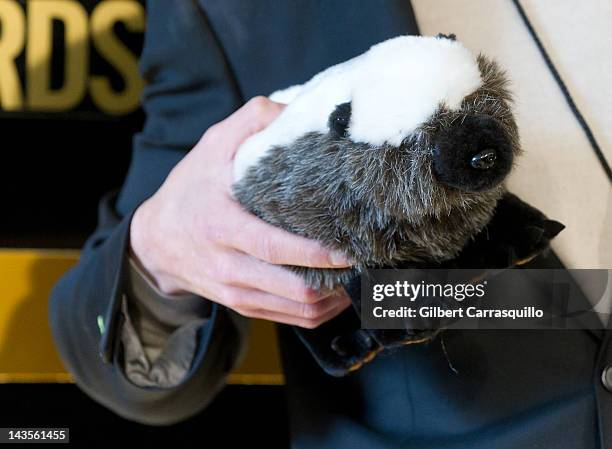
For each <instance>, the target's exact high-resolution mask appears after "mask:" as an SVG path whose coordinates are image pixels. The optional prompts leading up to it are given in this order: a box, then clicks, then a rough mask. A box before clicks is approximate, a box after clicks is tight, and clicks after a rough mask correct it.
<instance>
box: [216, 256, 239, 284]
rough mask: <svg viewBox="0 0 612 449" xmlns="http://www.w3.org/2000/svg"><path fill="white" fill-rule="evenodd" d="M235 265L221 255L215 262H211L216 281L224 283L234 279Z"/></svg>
mask: <svg viewBox="0 0 612 449" xmlns="http://www.w3.org/2000/svg"><path fill="white" fill-rule="evenodd" d="M234 273H235V270H234V266H233V264H232V263H231V262H230V261H229V260H227V258H225V257H219V258H218V259H217V261H216V262H215V263H214V264H211V273H210V274H211V276H212V277H213V278H214V280H215V281H217V282H221V283H224V284H227V283H230V282H232V281H233V280H234Z"/></svg>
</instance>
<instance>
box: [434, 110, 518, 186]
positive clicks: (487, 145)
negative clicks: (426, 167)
mask: <svg viewBox="0 0 612 449" xmlns="http://www.w3.org/2000/svg"><path fill="white" fill-rule="evenodd" d="M433 143H434V150H433V171H434V173H435V175H436V178H437V179H438V181H439V182H441V183H442V184H444V185H447V186H449V187H454V188H457V189H460V190H464V191H468V192H478V191H482V190H487V189H490V188H492V187H495V186H496V185H498V184H499V183H501V182H502V181H503V180H504V178H505V177H506V176H507V175H508V173H509V172H510V169H511V168H512V159H513V152H512V144H511V142H510V139H509V138H508V135H507V133H506V132H505V131H504V129H503V127H502V126H501V124H500V123H498V122H497V121H496V120H495V119H494V118H492V117H489V116H483V115H472V116H467V117H465V118H464V119H463V120H460V119H458V120H456V121H455V122H454V123H453V124H452V125H450V126H448V127H446V128H444V129H441V130H439V131H438V132H437V133H436V134H435V136H434V142H433Z"/></svg>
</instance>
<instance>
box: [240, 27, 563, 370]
mask: <svg viewBox="0 0 612 449" xmlns="http://www.w3.org/2000/svg"><path fill="white" fill-rule="evenodd" d="M271 98H272V99H273V100H276V101H279V102H283V103H287V104H288V105H287V107H286V108H285V110H284V111H283V112H282V113H281V114H280V115H279V117H278V118H277V119H276V120H275V121H274V122H273V123H272V124H270V126H268V128H266V129H265V130H263V131H262V132H260V133H258V134H255V135H254V136H252V137H251V138H249V139H248V140H247V141H245V142H244V144H243V145H242V146H241V147H240V148H239V150H238V152H237V154H236V157H235V160H234V177H235V184H234V194H235V197H236V198H237V200H238V201H239V202H240V203H241V204H242V205H243V206H244V207H245V208H246V209H247V210H249V211H250V212H252V213H253V214H255V215H257V216H258V217H260V218H262V219H263V220H265V221H267V222H268V223H271V224H273V225H276V226H279V227H281V228H284V229H286V230H288V231H290V232H293V233H296V234H299V235H302V236H305V237H308V238H311V239H315V240H318V241H320V242H321V243H323V244H324V245H325V246H327V247H329V248H332V249H337V250H341V251H342V252H344V253H345V254H346V255H347V256H348V257H349V258H350V260H352V261H353V262H354V266H353V267H352V268H350V269H313V268H303V267H288V268H289V269H291V270H293V271H295V272H297V273H299V274H301V275H302V276H303V277H304V278H305V280H306V282H307V283H308V284H309V285H310V286H312V287H315V288H320V287H327V288H335V287H338V286H340V285H341V286H344V287H345V288H346V289H347V291H348V292H349V294H350V296H351V298H352V300H353V303H354V306H355V307H354V309H350V310H347V311H345V312H344V313H343V314H341V315H340V316H338V317H337V318H335V319H333V320H331V321H329V322H328V323H325V324H324V325H323V326H320V327H319V328H317V329H315V330H305V329H298V328H296V331H297V333H298V335H299V337H300V338H301V339H302V341H303V342H304V343H305V344H306V346H307V347H308V349H309V350H310V352H311V353H312V354H313V356H314V357H315V359H316V360H317V361H318V362H319V364H320V365H321V366H322V367H323V369H325V370H326V371H327V372H328V373H330V374H332V375H336V376H340V375H344V374H346V373H347V372H349V371H352V370H354V369H356V368H358V367H359V366H361V364H362V363H363V362H366V361H368V360H370V359H372V358H373V357H374V355H376V354H377V353H378V352H380V351H381V350H383V349H386V348H393V347H396V346H398V345H403V344H408V343H416V342H422V341H427V340H429V339H431V338H433V337H434V336H435V335H436V333H437V332H438V330H398V331H373V330H365V329H360V324H359V316H358V313H357V312H358V311H359V297H360V295H359V291H358V290H359V288H358V287H359V282H357V280H358V276H359V274H360V273H362V272H363V271H364V270H367V269H368V268H380V267H465V268H468V267H469V268H477V267H509V266H513V265H516V264H518V263H521V262H522V261H524V260H527V259H529V258H531V257H534V256H535V255H536V254H538V253H540V252H541V251H542V250H544V249H545V248H546V247H547V246H548V242H549V240H550V239H551V238H552V237H554V235H556V234H557V233H558V232H559V231H560V230H561V229H562V225H560V224H559V223H557V222H554V221H552V220H548V219H546V217H545V216H544V215H543V214H541V213H540V212H539V211H537V210H535V209H533V208H531V207H530V206H528V205H526V204H525V203H523V202H522V201H520V200H519V199H518V198H516V197H515V196H513V195H511V194H509V193H507V192H506V190H505V187H504V183H503V181H504V179H505V178H506V176H507V175H508V173H509V172H510V170H511V168H512V166H513V162H514V160H515V158H516V157H517V156H519V155H520V153H521V148H520V144H519V137H518V131H517V126H516V123H515V121H514V118H513V115H512V112H511V109H510V103H511V97H510V92H509V90H508V81H507V78H506V76H505V74H504V72H503V71H502V70H501V69H500V68H499V66H498V65H497V64H496V63H495V62H494V61H492V60H490V59H488V58H486V57H485V56H483V55H479V56H474V55H473V54H471V53H470V52H469V51H468V50H467V49H466V48H465V47H464V46H463V45H461V44H460V43H459V42H457V41H456V40H455V38H454V36H453V35H450V36H446V35H438V36H436V37H416V36H401V37H397V38H393V39H390V40H387V41H385V42H382V43H380V44H377V45H375V46H373V47H372V48H370V49H369V50H368V51H367V52H365V53H363V54H362V55H360V56H358V57H356V58H353V59H351V60H349V61H346V62H344V63H341V64H338V65H336V66H333V67H331V68H328V69H327V70H324V71H323V72H321V73H319V74H318V75H316V76H315V77H314V78H312V79H311V80H310V81H308V82H307V83H305V84H303V85H299V86H293V87H290V88H288V89H285V90H283V91H278V92H276V93H274V94H273V95H271Z"/></svg>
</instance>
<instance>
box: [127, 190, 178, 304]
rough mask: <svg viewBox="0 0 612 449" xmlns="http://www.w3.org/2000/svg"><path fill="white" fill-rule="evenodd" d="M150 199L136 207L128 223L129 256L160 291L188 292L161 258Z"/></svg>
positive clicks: (161, 253)
mask: <svg viewBox="0 0 612 449" xmlns="http://www.w3.org/2000/svg"><path fill="white" fill-rule="evenodd" d="M151 207H152V206H151V200H147V201H145V202H144V203H143V204H142V205H141V206H140V207H138V208H137V209H136V211H135V212H134V215H133V217H132V222H131V223H130V245H129V256H130V258H131V259H132V260H133V261H134V262H135V263H136V264H137V265H138V266H139V268H140V269H141V271H143V273H144V274H145V275H146V276H147V277H148V278H149V280H150V281H151V282H152V283H153V284H154V285H155V287H156V288H157V289H159V291H160V292H162V293H163V294H166V295H182V294H185V293H188V292H187V291H186V290H185V289H184V288H183V287H182V286H181V285H180V283H179V280H178V279H177V277H176V276H174V275H172V274H171V273H170V272H168V271H167V270H166V268H165V266H164V263H163V260H164V259H165V260H168V258H165V257H164V256H163V249H162V248H161V246H160V245H159V244H158V243H157V240H156V238H155V236H158V235H160V234H161V233H160V232H156V231H155V230H154V229H153V226H152V225H153V224H154V223H155V220H153V219H152V215H151V211H150V208H151Z"/></svg>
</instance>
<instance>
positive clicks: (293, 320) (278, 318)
mask: <svg viewBox="0 0 612 449" xmlns="http://www.w3.org/2000/svg"><path fill="white" fill-rule="evenodd" d="M349 305H350V301H348V300H346V301H342V302H340V303H338V304H337V305H336V306H335V307H333V308H332V309H330V310H329V311H328V312H326V313H324V314H323V315H321V316H320V317H318V318H312V319H308V318H301V317H297V316H295V315H286V314H283V313H278V312H273V311H269V310H263V309H260V310H257V309H256V310H253V311H250V312H248V315H247V316H249V317H251V318H259V319H264V320H269V321H274V322H277V323H283V324H290V325H293V326H299V327H303V328H307V329H314V328H316V327H318V326H320V325H321V324H323V323H325V322H327V321H329V320H331V319H333V318H334V317H336V316H338V315H339V314H340V313H342V312H343V311H344V310H345V309H346V308H347V307H349Z"/></svg>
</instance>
